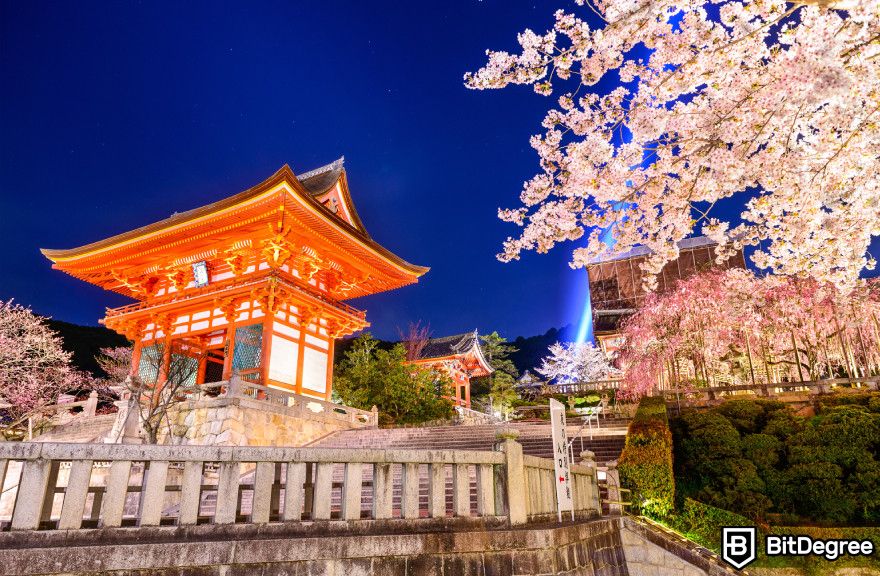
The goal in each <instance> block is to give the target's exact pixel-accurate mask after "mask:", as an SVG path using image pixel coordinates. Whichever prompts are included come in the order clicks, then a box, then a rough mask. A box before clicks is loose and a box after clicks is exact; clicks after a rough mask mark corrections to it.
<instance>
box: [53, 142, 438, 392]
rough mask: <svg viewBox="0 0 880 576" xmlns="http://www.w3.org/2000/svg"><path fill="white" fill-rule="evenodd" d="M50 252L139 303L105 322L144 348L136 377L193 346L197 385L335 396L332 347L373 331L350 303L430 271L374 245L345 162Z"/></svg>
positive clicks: (157, 374) (283, 174)
mask: <svg viewBox="0 0 880 576" xmlns="http://www.w3.org/2000/svg"><path fill="white" fill-rule="evenodd" d="M43 254H45V256H46V257H47V258H49V259H50V260H51V261H52V262H53V268H56V269H58V270H61V271H63V272H66V273H67V274H70V275H71V276H74V277H76V278H79V279H81V280H84V281H86V282H90V283H92V284H95V285H97V286H100V287H102V288H104V289H106V290H112V291H114V292H118V293H120V294H123V295H125V296H129V297H131V298H133V299H135V300H137V302H135V303H133V304H130V305H128V306H123V307H121V308H116V309H108V310H107V315H106V317H105V318H104V319H103V320H102V323H103V324H105V325H106V326H107V327H108V328H111V329H113V330H115V331H116V332H119V333H120V334H123V335H125V336H126V337H128V338H129V339H130V340H132V341H133V342H134V350H133V359H132V375H137V374H139V375H140V376H141V377H142V378H144V379H147V380H150V379H155V380H157V381H159V382H161V380H162V366H163V364H164V366H165V369H166V370H167V366H168V364H169V362H170V356H171V354H172V351H173V353H175V354H186V352H185V351H186V350H190V351H193V354H192V357H193V361H194V362H195V361H196V360H195V359H196V358H198V360H197V361H198V363H199V366H198V370H197V371H193V372H194V376H193V378H195V380H196V381H195V382H193V383H194V384H202V383H210V382H216V381H221V380H227V379H228V378H229V377H230V376H231V375H232V373H233V371H235V372H237V373H238V374H239V375H240V377H241V378H243V379H245V380H248V381H250V382H254V383H259V384H263V385H265V386H269V387H273V388H280V389H284V390H287V391H290V392H295V393H297V394H304V395H306V396H312V397H316V398H321V399H326V400H329V399H330V395H331V390H332V370H333V363H332V359H333V347H334V340H335V339H337V338H340V337H342V336H346V335H348V334H352V333H353V332H356V331H358V330H361V329H363V328H365V327H366V326H368V325H369V323H368V322H367V320H366V316H365V313H364V312H363V311H361V310H357V309H355V308H353V307H351V306H349V305H347V304H345V302H344V301H345V300H348V299H350V298H357V297H361V296H367V295H369V294H375V293H377V292H384V291H386V290H392V289H395V288H399V287H401V286H406V285H408V284H412V283H415V282H417V281H418V278H419V277H420V276H421V275H422V274H424V273H425V272H427V270H428V269H427V268H424V267H422V266H416V265H413V264H410V263H408V262H406V261H404V260H403V259H401V258H400V257H398V256H396V255H394V254H392V253H391V252H390V251H388V250H387V249H385V248H383V247H382V246H380V245H379V244H377V243H376V242H375V241H374V240H373V239H372V238H371V237H370V235H369V234H368V233H367V230H366V228H364V225H363V223H362V222H361V220H360V218H359V217H358V213H357V211H356V210H355V207H354V204H353V203H352V199H351V195H350V193H349V188H348V181H347V178H346V172H345V169H344V167H343V162H342V159H340V160H337V161H336V162H334V163H332V164H329V165H327V166H324V167H322V168H319V169H317V170H313V171H311V172H307V173H304V174H300V175H299V176H297V175H294V173H293V172H292V171H291V169H290V168H289V167H288V166H286V165H285V166H284V167H282V168H281V169H280V170H278V171H277V172H276V173H275V174H273V175H272V176H270V177H269V178H268V179H266V180H265V181H263V182H261V183H259V184H257V185H256V186H254V187H252V188H250V189H248V190H245V191H244V192H241V193H239V194H236V195H234V196H230V197H228V198H225V199H223V200H220V201H218V202H215V203H213V204H209V205H207V206H202V207H201V208H196V209H194V210H190V211H188V212H183V213H180V214H174V215H173V216H171V217H170V218H167V219H165V220H162V221H160V222H156V223H154V224H150V225H148V226H144V227H142V228H138V229H136V230H132V231H130V232H125V233H123V234H120V235H118V236H114V237H112V238H108V239H105V240H101V241H98V242H95V243H93V244H89V245H87V246H82V247H80V248H73V249H69V250H43ZM157 343H158V344H160V345H157ZM160 350H164V351H167V352H161V353H160V352H159V351H160ZM196 352H197V353H196ZM157 355H161V356H163V357H162V358H161V359H158V360H157Z"/></svg>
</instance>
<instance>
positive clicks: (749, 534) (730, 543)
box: [721, 526, 874, 569]
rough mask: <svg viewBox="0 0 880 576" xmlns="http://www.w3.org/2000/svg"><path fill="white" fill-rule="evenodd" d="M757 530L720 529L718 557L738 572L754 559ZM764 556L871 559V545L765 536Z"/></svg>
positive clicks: (808, 537)
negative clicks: (858, 557)
mask: <svg viewBox="0 0 880 576" xmlns="http://www.w3.org/2000/svg"><path fill="white" fill-rule="evenodd" d="M757 534H758V530H757V529H756V528H755V527H754V526H725V527H723V528H721V557H722V558H723V559H724V561H725V562H727V563H728V564H730V565H731V566H733V567H734V568H737V569H740V568H745V567H746V566H748V565H749V564H751V563H752V562H754V561H755V559H756V558H757V556H758V547H757ZM764 551H765V553H766V554H767V556H822V557H824V558H825V559H826V560H830V561H834V560H837V559H838V558H840V557H841V556H847V555H848V556H871V555H872V554H874V542H872V541H871V540H853V539H848V538H829V539H825V540H823V539H818V540H814V539H813V538H811V537H810V536H795V535H768V536H766V537H765V538H764Z"/></svg>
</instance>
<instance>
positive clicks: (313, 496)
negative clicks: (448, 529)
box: [0, 439, 600, 530]
mask: <svg viewBox="0 0 880 576" xmlns="http://www.w3.org/2000/svg"><path fill="white" fill-rule="evenodd" d="M62 464H63V465H64V466H63V467H62ZM108 464H109V466H108ZM12 468H15V469H16V472H15V473H16V474H18V469H20V475H19V476H18V479H19V481H18V484H17V486H15V494H14V506H13V508H12V513H11V515H10V516H7V517H6V518H2V517H0V528H3V527H4V524H5V522H8V527H9V528H10V529H12V530H37V529H49V530H76V529H80V528H84V527H85V528H89V527H101V528H114V527H120V526H159V525H160V524H169V523H173V524H176V525H178V526H186V525H194V524H196V523H204V522H212V523H214V524H233V523H249V524H266V523H268V522H274V521H283V522H300V521H303V520H310V521H327V522H329V521H345V522H352V521H359V520H361V519H362V518H364V516H366V517H367V518H369V519H371V520H393V519H394V518H396V517H400V518H402V519H405V520H407V521H408V522H416V523H418V522H421V521H428V520H430V519H431V518H438V517H442V518H446V517H447V516H449V515H450V513H451V515H452V516H453V517H457V518H458V517H461V518H464V517H474V516H476V517H493V518H501V519H503V520H505V521H506V522H507V523H508V524H510V525H518V524H523V523H525V522H527V521H529V520H530V519H539V518H544V516H546V515H547V514H549V513H550V512H553V511H555V506H556V501H555V498H556V490H555V482H554V471H553V462H552V461H551V460H547V459H544V458H536V457H532V456H524V455H523V453H522V446H521V445H520V444H519V443H517V442H516V441H515V440H511V439H504V440H501V441H499V443H498V445H497V446H496V450H494V451H462V450H406V449H382V450H370V449H366V450H364V449H350V448H311V447H309V448H280V447H256V446H242V447H232V446H191V445H183V446H168V445H161V446H159V445H138V444H56V443H30V442H4V443H0V485H2V484H3V483H4V477H5V476H6V474H7V471H9V470H10V469H12ZM596 474H597V472H596V468H595V466H594V465H593V462H592V461H591V460H590V461H587V462H585V463H584V465H576V466H572V468H571V477H572V484H573V486H574V504H575V509H576V510H575V511H576V512H577V513H578V514H579V515H584V514H591V515H595V514H598V513H599V512H600V508H599V492H598V479H597V477H596ZM422 484H427V485H428V486H429V494H428V498H427V505H426V506H424V505H423V500H421V499H420V485H422ZM340 486H341V488H342V490H341V498H339V499H338V500H337V501H336V502H334V499H333V495H334V489H335V488H338V487H340ZM59 493H62V494H63V498H61V499H55V498H54V496H55V495H57V494H59ZM90 494H91V495H92V496H91V499H90V498H89V495H90ZM135 494H138V495H139V496H137V499H138V500H139V504H138V505H137V506H132V505H129V504H128V502H129V500H131V499H130V498H129V496H130V495H135ZM209 495H213V497H212V498H208V496H209ZM448 496H451V498H448ZM133 497H134V496H133ZM167 499H170V501H171V506H167V505H166V503H165V502H166V500H167ZM447 500H450V501H451V504H452V505H451V509H448V507H447ZM56 501H57V502H60V504H59V505H56V504H55V502H56ZM364 503H366V504H367V505H368V506H367V507H366V508H365V507H364ZM4 521H5V522H4Z"/></svg>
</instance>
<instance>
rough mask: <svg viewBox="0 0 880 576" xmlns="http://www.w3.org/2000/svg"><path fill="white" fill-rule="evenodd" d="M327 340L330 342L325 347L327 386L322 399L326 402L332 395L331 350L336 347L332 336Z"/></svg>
mask: <svg viewBox="0 0 880 576" xmlns="http://www.w3.org/2000/svg"><path fill="white" fill-rule="evenodd" d="M329 340H330V342H329V346H328V348H327V386H326V392H325V394H324V400H326V401H328V402H330V400H331V398H332V396H333V351H334V349H335V348H336V340H335V339H333V338H330V339H329Z"/></svg>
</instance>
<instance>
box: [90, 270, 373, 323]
mask: <svg viewBox="0 0 880 576" xmlns="http://www.w3.org/2000/svg"><path fill="white" fill-rule="evenodd" d="M270 278H273V279H274V280H275V281H276V282H278V283H279V284H281V285H282V286H285V287H286V288H289V289H291V290H295V291H297V292H299V293H301V294H303V295H305V296H306V297H310V298H312V299H316V300H319V301H321V302H323V303H325V304H329V305H330V306H333V307H336V308H338V309H339V310H340V311H342V312H345V313H346V314H349V315H351V316H355V317H357V318H360V319H362V320H363V319H366V312H364V311H363V310H358V309H357V308H355V307H354V306H351V305H349V304H346V303H345V302H341V301H339V300H334V299H332V298H330V297H328V296H325V295H323V294H321V293H319V292H315V291H314V290H312V289H310V288H306V287H305V286H303V285H300V284H299V283H294V282H290V281H288V280H286V279H284V278H281V277H280V276H278V275H277V274H276V273H271V272H270V273H268V274H259V275H256V276H254V277H252V278H248V279H246V280H245V281H243V282H235V281H231V282H228V283H226V284H225V285H221V286H222V287H221V288H220V289H219V290H218V285H217V284H212V285H211V289H210V291H208V290H207V289H202V290H198V291H194V292H191V293H189V294H186V295H185V296H183V297H182V298H174V296H169V297H168V298H163V299H162V300H161V301H156V300H152V301H150V302H134V303H132V304H127V305H125V306H120V307H118V308H107V309H106V311H105V316H106V317H107V318H112V317H115V316H122V315H125V314H130V313H132V312H140V311H144V310H151V309H153V308H161V307H163V306H168V305H170V304H179V303H181V302H189V301H192V300H197V299H199V298H205V299H208V298H213V297H216V296H217V295H218V294H220V293H224V292H230V291H235V290H239V289H241V288H247V287H248V286H253V285H256V284H260V283H261V282H263V281H264V280H266V279H270ZM174 294H178V293H177V292H175V293H174Z"/></svg>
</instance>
